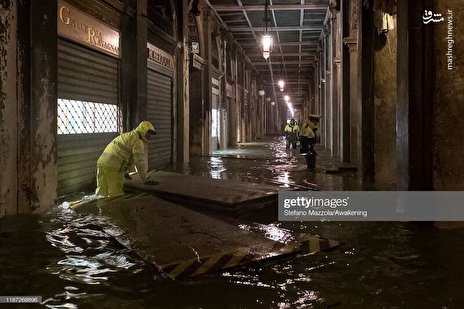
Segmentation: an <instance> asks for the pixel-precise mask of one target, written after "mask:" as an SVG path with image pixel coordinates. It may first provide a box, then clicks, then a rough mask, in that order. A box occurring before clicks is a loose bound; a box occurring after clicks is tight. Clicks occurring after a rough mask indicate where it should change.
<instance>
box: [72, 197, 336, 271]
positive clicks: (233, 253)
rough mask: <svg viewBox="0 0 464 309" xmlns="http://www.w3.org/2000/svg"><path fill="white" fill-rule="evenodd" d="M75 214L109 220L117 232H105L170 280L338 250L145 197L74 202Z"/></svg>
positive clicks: (307, 238)
mask: <svg viewBox="0 0 464 309" xmlns="http://www.w3.org/2000/svg"><path fill="white" fill-rule="evenodd" d="M72 208H73V209H74V210H76V211H77V212H80V213H85V214H94V215H99V216H105V217H108V218H109V220H110V221H111V223H112V224H114V226H115V228H109V229H105V232H107V233H108V234H110V235H111V236H113V237H114V238H115V239H116V240H118V241H119V242H120V243H121V244H123V245H124V246H126V247H128V248H129V249H131V250H133V251H134V252H136V253H137V254H138V255H139V256H141V257H142V258H144V259H145V260H147V261H149V262H151V263H152V264H153V265H155V266H156V267H157V268H158V269H160V270H161V271H163V272H164V273H166V274H167V276H169V277H170V278H172V279H187V278H190V277H193V276H199V275H204V274H208V273H212V272H217V271H221V270H224V269H228V268H231V267H235V266H238V265H243V264H246V263H251V262H256V261H262V260H268V259H271V258H280V257H285V256H288V255H294V254H297V253H307V252H310V253H315V252H318V251H320V250H324V249H330V248H333V247H336V246H338V245H339V243H338V242H336V241H328V240H325V239H321V238H317V237H311V236H308V235H304V236H302V235H298V236H293V235H290V234H288V232H286V231H281V232H280V234H279V233H276V232H275V231H274V232H271V233H270V234H271V235H274V236H275V235H281V236H282V237H280V238H273V239H270V238H269V237H265V235H263V233H257V232H256V230H263V229H264V230H265V229H266V226H264V225H255V226H254V227H252V228H247V227H244V226H236V225H233V224H229V223H225V222H223V221H220V220H217V219H214V218H211V217H209V216H206V215H204V214H200V213H197V212H195V211H192V210H189V209H187V208H184V207H182V206H179V205H177V204H174V203H171V202H168V201H166V200H163V199H160V198H158V197H154V196H151V195H148V194H145V193H139V194H129V195H126V196H124V197H118V198H108V199H100V200H94V201H81V202H75V203H73V204H72ZM269 228H270V229H271V230H272V229H275V227H269ZM265 234H266V233H265ZM271 238H272V237H271Z"/></svg>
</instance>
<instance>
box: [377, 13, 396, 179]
mask: <svg viewBox="0 0 464 309" xmlns="http://www.w3.org/2000/svg"><path fill="white" fill-rule="evenodd" d="M395 20H396V19H395ZM375 31H376V36H375V41H374V49H375V50H374V104H375V108H374V115H375V120H374V128H375V129H374V130H375V133H374V134H375V135H374V136H375V137H374V141H375V146H374V164H375V182H376V183H378V184H382V185H387V186H394V184H395V174H396V160H395V155H396V148H395V147H396V104H397V69H396V59H397V29H396V23H395V29H392V30H389V31H388V32H386V33H381V34H379V33H378V32H377V29H376V30H375Z"/></svg>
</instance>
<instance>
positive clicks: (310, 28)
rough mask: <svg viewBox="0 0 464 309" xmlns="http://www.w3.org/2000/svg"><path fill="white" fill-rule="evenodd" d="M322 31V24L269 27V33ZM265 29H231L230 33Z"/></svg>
mask: <svg viewBox="0 0 464 309" xmlns="http://www.w3.org/2000/svg"><path fill="white" fill-rule="evenodd" d="M321 29H322V24H321V26H320V27H314V26H303V27H300V26H287V27H280V26H279V27H268V28H267V30H268V32H271V31H312V32H315V33H318V34H319V33H320V31H321ZM263 30H264V29H263V27H229V31H231V32H234V31H237V32H246V31H261V32H262V31H263Z"/></svg>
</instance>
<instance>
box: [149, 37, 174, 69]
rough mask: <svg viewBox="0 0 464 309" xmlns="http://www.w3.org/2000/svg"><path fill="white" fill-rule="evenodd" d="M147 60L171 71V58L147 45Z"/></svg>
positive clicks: (151, 45) (172, 65) (172, 64)
mask: <svg viewBox="0 0 464 309" xmlns="http://www.w3.org/2000/svg"><path fill="white" fill-rule="evenodd" d="M147 52H148V60H150V61H153V62H155V63H157V64H159V65H162V66H164V67H166V68H169V69H173V68H174V63H173V58H172V56H171V55H169V54H168V53H166V52H164V51H162V50H161V49H159V48H158V47H156V46H154V45H153V44H150V43H147Z"/></svg>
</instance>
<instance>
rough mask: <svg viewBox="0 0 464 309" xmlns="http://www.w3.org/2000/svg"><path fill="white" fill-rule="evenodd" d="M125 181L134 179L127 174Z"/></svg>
mask: <svg viewBox="0 0 464 309" xmlns="http://www.w3.org/2000/svg"><path fill="white" fill-rule="evenodd" d="M124 179H126V180H131V179H132V177H131V176H130V175H129V173H126V174H124Z"/></svg>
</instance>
